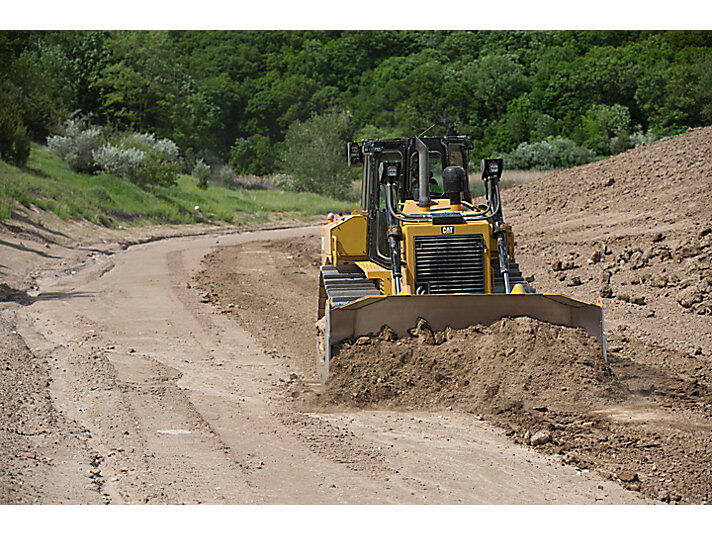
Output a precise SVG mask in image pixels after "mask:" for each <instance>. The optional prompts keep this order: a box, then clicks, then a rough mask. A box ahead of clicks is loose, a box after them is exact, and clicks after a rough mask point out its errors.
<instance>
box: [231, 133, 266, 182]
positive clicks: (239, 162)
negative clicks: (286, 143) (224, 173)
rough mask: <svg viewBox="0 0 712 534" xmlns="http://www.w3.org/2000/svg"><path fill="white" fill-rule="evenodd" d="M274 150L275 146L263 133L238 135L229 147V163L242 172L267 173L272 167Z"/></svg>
mask: <svg viewBox="0 0 712 534" xmlns="http://www.w3.org/2000/svg"><path fill="white" fill-rule="evenodd" d="M275 152H276V148H275V147H274V145H273V144H272V143H271V142H270V140H269V138H268V137H266V136H264V135H261V134H255V135H252V136H250V137H248V138H247V139H244V138H241V137H238V138H237V139H236V140H235V144H234V145H233V146H232V148H231V149H230V165H232V167H233V168H234V169H235V170H236V171H237V172H238V173H242V174H267V173H269V172H270V171H271V170H273V169H274V164H275Z"/></svg>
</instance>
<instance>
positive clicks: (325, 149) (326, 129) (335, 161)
mask: <svg viewBox="0 0 712 534" xmlns="http://www.w3.org/2000/svg"><path fill="white" fill-rule="evenodd" d="M352 132H353V124H352V117H351V114H350V113H348V112H346V111H337V110H334V111H330V112H328V113H325V114H323V115H314V116H313V117H311V118H310V119H308V120H306V121H304V122H300V121H297V122H294V123H292V125H291V126H290V127H289V130H287V135H286V137H285V140H284V151H283V153H282V160H281V163H282V170H283V171H284V172H285V173H286V174H288V175H291V180H290V182H289V185H290V187H291V188H292V189H294V190H296V191H311V192H313V193H320V194H324V195H329V196H332V197H335V198H341V199H344V198H348V197H349V192H350V188H351V175H350V173H349V168H348V166H347V164H346V142H347V141H348V140H350V139H351V135H352Z"/></svg>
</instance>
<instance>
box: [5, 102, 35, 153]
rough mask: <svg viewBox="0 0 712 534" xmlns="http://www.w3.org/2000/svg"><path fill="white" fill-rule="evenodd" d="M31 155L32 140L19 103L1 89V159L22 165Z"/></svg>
mask: <svg viewBox="0 0 712 534" xmlns="http://www.w3.org/2000/svg"><path fill="white" fill-rule="evenodd" d="M29 155H30V140H29V138H28V136H27V128H26V127H25V124H24V123H23V121H22V115H21V113H20V110H19V108H18V105H17V103H16V102H15V101H14V99H13V98H12V96H11V95H9V94H7V93H4V92H2V91H1V90H0V159H3V160H5V161H8V162H10V163H12V164H13V165H20V166H21V165H24V164H25V162H26V161H27V158H28V157H29Z"/></svg>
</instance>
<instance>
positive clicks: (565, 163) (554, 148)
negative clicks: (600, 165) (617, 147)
mask: <svg viewBox="0 0 712 534" xmlns="http://www.w3.org/2000/svg"><path fill="white" fill-rule="evenodd" d="M595 156H596V153H595V152H594V151H593V150H590V149H588V148H584V147H580V146H578V145H577V144H576V143H574V142H573V141H572V140H571V139H566V138H564V137H549V138H547V139H546V140H544V141H539V142H538V143H521V144H520V145H519V146H518V147H517V148H516V149H514V150H513V151H512V152H510V153H509V154H508V155H506V156H505V166H506V167H507V168H510V169H551V168H553V167H573V166H575V165H583V164H584V163H588V162H589V161H592V160H593V158H594V157H595Z"/></svg>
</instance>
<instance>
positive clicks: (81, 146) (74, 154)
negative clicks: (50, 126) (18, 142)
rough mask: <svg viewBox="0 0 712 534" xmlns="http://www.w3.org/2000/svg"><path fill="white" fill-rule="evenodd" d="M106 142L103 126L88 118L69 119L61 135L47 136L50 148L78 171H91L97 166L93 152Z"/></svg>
mask: <svg viewBox="0 0 712 534" xmlns="http://www.w3.org/2000/svg"><path fill="white" fill-rule="evenodd" d="M103 142H104V135H103V132H102V130H101V128H98V127H95V126H92V125H91V124H90V123H89V121H88V120H87V119H86V118H83V117H79V118H75V119H67V121H66V122H65V123H64V125H63V127H62V134H61V135H50V136H49V137H48V138H47V146H48V147H49V149H50V150H51V151H52V152H54V153H55V154H57V155H58V156H59V157H61V158H62V159H63V160H64V161H66V162H67V164H68V165H69V167H70V168H71V169H72V170H74V171H77V172H91V171H93V170H94V169H95V168H96V165H95V163H94V157H93V155H92V152H93V151H94V150H96V149H98V148H99V147H101V145H102V144H103Z"/></svg>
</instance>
